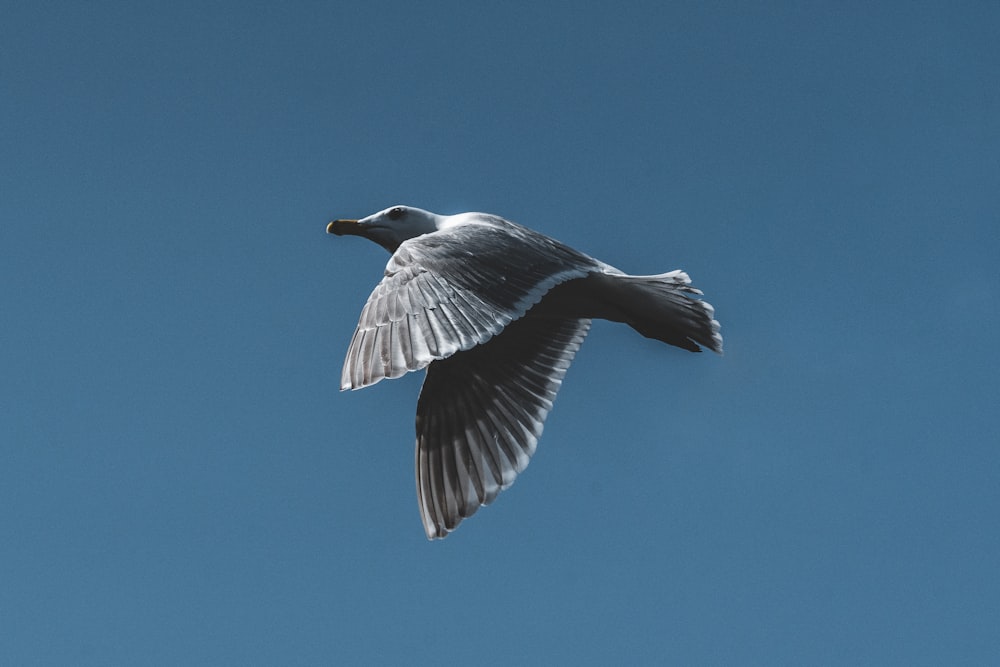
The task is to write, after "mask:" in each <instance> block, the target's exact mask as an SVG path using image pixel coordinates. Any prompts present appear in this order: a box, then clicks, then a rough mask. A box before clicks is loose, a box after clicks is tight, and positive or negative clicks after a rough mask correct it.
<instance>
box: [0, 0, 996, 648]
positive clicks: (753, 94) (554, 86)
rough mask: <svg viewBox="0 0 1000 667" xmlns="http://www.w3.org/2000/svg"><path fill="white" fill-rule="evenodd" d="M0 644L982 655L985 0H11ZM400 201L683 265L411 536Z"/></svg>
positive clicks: (990, 618) (991, 136)
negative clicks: (520, 441) (372, 320)
mask: <svg viewBox="0 0 1000 667" xmlns="http://www.w3.org/2000/svg"><path fill="white" fill-rule="evenodd" d="M2 13H3V20H2V22H0V281H2V282H0V284H2V291H0V664H4V665H21V664H37V665H49V664H53V665H55V664H63V665H68V664H73V665H142V664H149V665H245V664H274V665H316V664H414V665H415V664H467V665H472V664H477V665H478V664H481V665H491V664H539V665H542V664H560V663H561V664H581V665H586V664H593V665H607V664H616V663H630V664H688V665H690V664H699V665H713V664H717V665H734V664H745V665H779V664H795V665H801V664H826V665H830V664H845V665H848V664H849V665H856V664H879V665H887V664H902V665H919V664H925V665H941V664H961V663H966V664H997V663H1000V631H998V628H1000V567H998V562H1000V530H998V526H1000V522H998V517H1000V480H998V476H1000V428H998V425H997V422H998V416H997V412H998V411H997V405H998V402H1000V401H998V398H1000V380H998V372H997V368H998V364H1000V355H998V351H997V350H998V348H997V343H998V341H1000V269H998V265H1000V264H998V262H1000V157H998V156H1000V77H998V72H1000V42H998V40H997V29H998V26H1000V5H998V4H997V3H995V2H982V3H976V2H936V3H928V2H899V3H892V2H882V3H811V2H805V3H802V2H789V3H780V2H778V3H742V2H730V3H703V2H682V3H680V2H676V3H675V2H670V3H664V2H649V3H641V2H640V3H625V4H622V3H604V4H602V3H596V2H591V3H588V2H583V3H579V2H574V3H570V2H539V3H521V4H520V6H518V5H511V4H509V3H506V4H505V3H498V2H491V3H470V2H451V3H442V2H429V3H427V2H422V3H413V2H377V1H376V2H365V3H350V4H349V3H340V2H286V3H275V4H253V3H235V2H169V3H167V2H157V3H134V2H95V3H69V2H51V3H47V2H39V1H37V0H36V1H33V2H17V1H15V2H4V3H3V12H2ZM396 203H405V204H411V205H415V206H419V207H421V208H426V209H429V210H433V211H437V212H440V213H457V212H461V211H466V210H480V211H487V212H491V213H497V214H501V215H503V216H505V217H508V218H510V219H513V220H515V221H517V222H520V223H522V224H525V225H528V226H530V227H533V228H535V229H538V230H540V231H543V232H545V233H547V234H549V235H551V236H554V237H556V238H559V239H560V240H562V241H564V242H566V243H568V244H570V245H573V246H574V247H577V248H579V249H580V250H583V251H585V252H588V253H590V254H592V255H594V256H597V257H599V258H601V259H603V260H605V261H607V262H609V263H612V264H614V265H616V266H618V267H620V268H621V269H623V270H626V271H629V272H633V273H658V272H662V271H666V270H670V269H674V268H683V269H685V270H687V271H688V272H689V273H690V274H691V275H692V277H693V279H694V282H695V284H696V285H697V286H698V287H700V288H702V289H703V290H705V292H706V294H707V297H708V299H709V300H710V301H711V303H712V304H714V305H715V307H716V311H717V315H718V318H719V319H720V320H721V322H722V327H723V328H722V332H723V335H724V336H725V339H726V355H725V356H724V357H717V356H715V355H711V354H701V355H694V354H689V353H686V352H684V351H682V350H677V349H673V348H668V347H666V346H664V345H661V344H658V343H655V342H653V341H649V340H646V339H643V338H641V337H640V336H638V335H637V334H635V333H634V332H632V331H630V330H628V329H627V328H625V327H622V326H620V325H613V324H610V323H598V324H597V325H595V327H594V329H593V330H592V332H591V335H590V337H589V338H588V340H587V342H586V344H585V345H584V347H583V349H582V350H581V352H580V354H579V356H578V357H577V361H576V363H575V364H574V366H573V368H571V369H570V372H569V374H568V375H567V378H566V382H565V384H564V386H563V390H562V392H561V394H560V396H559V400H558V401H557V402H556V405H555V409H554V410H553V412H552V414H551V416H550V418H549V420H548V424H547V427H546V431H545V434H544V436H543V437H542V440H541V443H540V446H539V449H538V453H537V454H536V456H535V458H534V460H533V462H532V464H531V466H530V467H529V468H528V470H527V471H526V472H525V473H524V474H523V475H522V476H521V477H520V478H519V479H518V481H517V483H516V484H515V485H514V487H513V488H511V489H510V490H508V491H506V492H504V493H503V494H501V496H500V498H499V499H498V501H497V502H496V503H495V504H494V505H492V506H490V507H487V508H485V509H483V510H481V511H480V512H479V514H477V515H476V516H475V517H474V518H472V519H470V520H468V521H466V522H465V523H464V524H463V525H462V526H461V527H460V528H459V530H458V531H457V532H456V533H455V534H453V535H452V536H450V537H449V538H448V539H446V540H444V541H440V542H433V543H431V542H428V541H427V539H426V538H425V537H424V533H423V529H422V528H421V524H420V519H419V514H418V511H417V506H416V494H415V489H414V481H413V417H414V411H415V405H416V398H417V393H418V391H419V387H420V381H421V377H420V376H419V374H413V375H411V376H407V377H405V378H402V379H399V380H394V381H388V382H383V383H381V384H379V385H377V386H375V387H372V388H369V389H366V390H363V391H359V392H353V393H340V392H339V391H338V386H339V378H340V367H341V363H342V360H343V355H344V352H345V351H346V348H347V344H348V341H349V340H350V336H351V333H352V330H353V328H354V325H355V323H356V320H357V316H358V313H359V312H360V309H361V306H362V305H363V303H364V300H365V299H366V297H367V295H368V293H369V291H370V289H371V288H372V286H373V285H374V284H375V283H376V282H377V281H378V279H379V278H380V276H381V272H382V269H383V267H384V264H385V262H386V260H387V258H388V256H387V255H386V253H385V252H384V251H383V250H382V249H381V248H379V247H377V246H375V245H374V244H371V243H367V242H365V241H363V240H361V239H354V238H334V237H331V236H328V235H326V234H325V232H324V230H325V225H326V222H327V221H328V220H329V219H331V218H334V217H358V216H363V215H366V214H368V213H371V212H374V211H376V210H379V209H381V208H384V207H386V206H389V205H391V204H396Z"/></svg>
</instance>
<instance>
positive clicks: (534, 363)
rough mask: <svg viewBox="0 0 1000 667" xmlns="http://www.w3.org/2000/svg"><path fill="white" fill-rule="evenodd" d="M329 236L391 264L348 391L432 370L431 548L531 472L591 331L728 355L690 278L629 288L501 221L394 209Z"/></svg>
mask: <svg viewBox="0 0 1000 667" xmlns="http://www.w3.org/2000/svg"><path fill="white" fill-rule="evenodd" d="M326 231H327V232H328V233H330V234H335V235H337V236H345V235H353V236H361V237H364V238H367V239H369V240H371V241H374V242H375V243H377V244H379V245H380V246H382V247H383V248H385V249H386V250H388V251H389V252H390V253H391V254H392V256H391V257H390V258H389V263H388V264H387V265H386V267H385V275H384V277H383V278H382V280H381V282H379V284H378V285H376V287H375V290H374V291H373V292H372V293H371V296H369V297H368V301H367V303H366V304H365V306H364V308H363V309H362V311H361V317H360V319H359V321H358V326H357V329H355V331H354V336H353V338H352V339H351V343H350V346H349V347H348V350H347V359H346V361H345V362H344V368H343V373H342V375H341V384H340V386H341V389H342V390H347V389H352V390H353V389H361V388H363V387H368V386H370V385H373V384H375V383H376V382H379V381H380V380H383V379H385V378H398V377H400V376H402V375H405V374H406V373H409V372H411V371H418V370H421V369H426V375H425V377H424V383H423V387H422V388H421V390H420V397H419V399H418V400H417V420H416V431H417V444H416V476H417V499H418V502H419V505H420V516H421V520H422V521H423V525H424V530H425V532H426V533H427V538H428V539H430V540H433V539H438V538H443V537H446V536H447V535H448V534H449V533H450V532H451V531H453V530H455V528H456V527H457V526H458V524H459V523H461V521H462V520H463V519H465V518H467V517H469V516H472V514H474V513H475V512H476V511H477V510H478V509H479V508H480V507H482V506H483V505H488V504H489V503H491V502H493V500H495V499H496V497H497V495H498V494H499V493H500V491H502V490H504V489H506V488H508V487H509V486H510V485H511V484H513V483H514V479H515V478H516V477H517V476H518V474H520V473H521V472H522V471H524V469H525V468H526V467H527V465H528V461H529V460H530V459H531V456H532V455H533V454H534V453H535V448H536V446H537V444H538V439H539V437H540V436H541V434H542V427H543V425H544V423H545V418H546V416H548V413H549V411H550V410H551V409H552V402H553V401H554V400H555V397H556V392H558V391H559V387H560V385H561V384H562V381H563V377H564V376H565V375H566V370H567V369H568V368H569V365H570V363H571V362H572V361H573V357H574V356H575V355H576V352H577V350H578V349H580V345H581V344H582V343H583V339H584V338H585V337H586V336H587V332H588V331H589V329H590V323H591V320H593V319H595V318H600V319H605V320H611V321H612V322H623V323H625V324H628V325H629V326H630V327H632V328H633V329H635V330H636V331H638V332H639V333H640V334H642V335H643V336H646V337H647V338H653V339H656V340H659V341H663V342H664V343H667V344H669V345H674V346H676V347H680V348H683V349H685V350H690V351H691V352H700V351H701V348H703V347H704V348H707V349H709V350H712V351H714V352H717V353H719V354H721V353H722V336H721V335H720V334H719V323H718V322H717V321H716V320H715V319H714V312H715V311H714V309H713V308H712V306H711V305H709V304H708V303H707V302H705V301H703V300H700V299H698V298H696V297H697V296H698V295H701V294H702V292H701V291H700V290H697V289H695V288H694V287H692V286H691V280H690V278H689V277H688V275H687V274H686V273H684V272H683V271H670V272H668V273H661V274H659V275H652V276H632V275H628V274H625V273H623V272H622V271H619V270H618V269H616V268H614V267H613V266H610V265H609V264H605V263H604V262H602V261H600V260H597V259H594V258H593V257H590V256H588V255H585V254H584V253H582V252H579V251H577V250H574V249H573V248H570V247H569V246H566V245H563V244H562V243H560V242H559V241H556V240H555V239H552V238H549V237H548V236H545V235H544V234H541V233H539V232H536V231H533V230H531V229H528V228H526V227H522V226H521V225H518V224H516V223H513V222H510V221H508V220H505V219H503V218H501V217H499V216H496V215H490V214H486V213H459V214H457V215H438V214H436V213H431V212H430V211H424V210H422V209H419V208H414V207H411V206H392V207H390V208H387V209H385V210H383V211H379V212H378V213H375V214H373V215H370V216H368V217H366V218H362V219H360V220H347V219H341V220H334V221H333V222H330V223H329V224H328V225H327V228H326Z"/></svg>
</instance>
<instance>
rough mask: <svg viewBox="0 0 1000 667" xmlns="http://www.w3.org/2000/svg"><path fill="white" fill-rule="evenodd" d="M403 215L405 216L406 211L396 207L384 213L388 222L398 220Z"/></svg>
mask: <svg viewBox="0 0 1000 667" xmlns="http://www.w3.org/2000/svg"><path fill="white" fill-rule="evenodd" d="M405 214H406V209H405V208H403V207H402V206H397V207H396V208H391V209H389V212H388V213H386V214H385V215H386V217H387V218H389V219H390V220H399V219H400V218H402V217H403V216H404V215H405Z"/></svg>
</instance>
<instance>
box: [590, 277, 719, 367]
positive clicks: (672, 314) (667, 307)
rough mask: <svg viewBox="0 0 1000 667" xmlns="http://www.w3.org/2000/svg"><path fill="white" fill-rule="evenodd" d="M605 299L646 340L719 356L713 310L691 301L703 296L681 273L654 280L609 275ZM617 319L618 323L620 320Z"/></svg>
mask: <svg viewBox="0 0 1000 667" xmlns="http://www.w3.org/2000/svg"><path fill="white" fill-rule="evenodd" d="M605 276H606V277H607V278H609V279H610V280H608V281H607V282H606V283H605V286H606V287H607V288H608V293H606V298H607V297H611V298H610V300H611V302H612V303H614V306H615V309H616V310H617V311H618V313H617V314H618V315H619V317H615V318H614V319H616V320H619V321H621V322H624V323H626V324H628V325H629V326H630V327H632V328H633V329H635V330H636V331H638V332H639V333H641V334H642V335H643V336H646V337H647V338H654V339H656V340H661V341H663V342H664V343H668V344H670V345H676V346H677V347H682V348H684V349H685V350H691V351H692V352H700V351H701V349H700V348H699V345H700V346H701V347H706V348H708V349H710V350H712V351H713V352H718V353H719V354H721V353H722V336H721V335H720V334H719V323H718V321H716V320H715V309H714V308H712V306H711V304H709V303H708V302H707V301H702V300H700V299H696V298H694V296H693V295H700V294H701V293H702V292H701V290H698V289H696V288H694V287H691V278H689V277H688V274H686V273H684V272H683V271H670V272H669V273H661V274H659V275H655V276H629V275H608V274H605ZM619 318H620V319H619Z"/></svg>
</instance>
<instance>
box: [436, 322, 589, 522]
mask: <svg viewBox="0 0 1000 667" xmlns="http://www.w3.org/2000/svg"><path fill="white" fill-rule="evenodd" d="M589 329H590V320H577V319H556V318H546V317H537V316H533V315H530V314H529V315H528V316H526V317H523V318H521V319H519V320H517V321H515V322H513V323H511V324H509V325H508V326H507V328H506V329H504V331H503V332H502V333H500V334H499V335H497V336H495V337H494V338H493V339H492V340H490V341H489V342H488V343H486V344H485V345H480V346H478V347H474V348H472V349H471V350H467V351H463V352H458V353H456V354H455V355H453V356H451V357H449V358H447V359H444V360H441V361H435V362H433V363H432V364H430V366H428V368H427V377H426V379H425V380H424V385H423V388H422V389H421V391H420V400H419V402H418V403H417V446H416V475H417V496H418V500H419V504H420V515H421V518H422V519H423V523H424V529H425V530H426V531H427V537H428V538H431V539H433V538H438V537H444V536H445V535H447V534H448V533H449V532H450V531H452V530H454V529H455V527H456V526H457V525H458V524H459V523H460V522H461V521H462V519H464V518H465V517H468V516H471V515H472V514H473V513H474V512H475V511H476V510H478V509H479V508H480V507H481V506H482V505H486V504H488V503H490V502H492V501H493V499H495V498H496V496H497V494H498V493H499V492H500V491H501V490H503V489H506V488H507V487H509V486H510V485H511V484H513V483H514V478H515V477H517V475H518V473H520V472H521V471H523V470H524V469H525V467H526V466H527V465H528V461H529V459H530V458H531V455H532V454H534V452H535V446H536V444H537V442H538V438H539V437H540V436H541V434H542V427H543V425H544V422H545V417H546V416H547V415H548V413H549V410H551V409H552V402H553V400H555V397H556V392H557V391H558V390H559V386H560V385H561V384H562V379H563V376H564V375H565V374H566V369H568V368H569V365H570V362H571V361H572V360H573V357H574V355H575V354H576V352H577V350H578V349H579V348H580V345H581V344H582V343H583V339H584V338H585V337H586V335H587V332H588V330H589Z"/></svg>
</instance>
